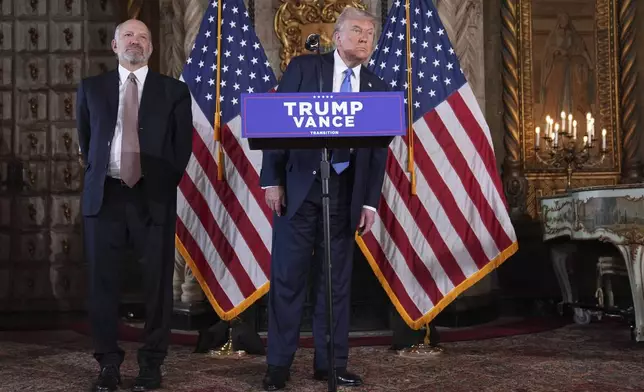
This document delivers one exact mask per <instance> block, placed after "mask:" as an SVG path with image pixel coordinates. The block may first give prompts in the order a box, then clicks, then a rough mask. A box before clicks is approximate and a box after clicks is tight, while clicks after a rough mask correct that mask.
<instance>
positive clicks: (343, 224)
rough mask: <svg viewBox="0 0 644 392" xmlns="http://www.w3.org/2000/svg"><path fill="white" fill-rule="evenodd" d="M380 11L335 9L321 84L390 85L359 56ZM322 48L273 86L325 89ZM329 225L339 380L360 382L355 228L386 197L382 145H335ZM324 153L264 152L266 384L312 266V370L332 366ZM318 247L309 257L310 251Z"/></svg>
mask: <svg viewBox="0 0 644 392" xmlns="http://www.w3.org/2000/svg"><path fill="white" fill-rule="evenodd" d="M375 26H376V19H375V18H374V17H373V16H371V15H370V14H368V13H366V12H364V11H361V10H358V9H355V8H351V7H348V8H346V9H345V10H344V12H343V13H342V14H341V15H340V16H339V17H338V19H337V22H336V27H335V30H334V34H333V39H334V42H335V44H336V50H335V51H334V52H333V53H328V54H325V55H323V56H322V75H323V81H322V82H323V90H324V91H327V92H338V91H341V92H358V91H385V90H387V86H386V85H385V83H384V82H382V81H381V80H380V79H379V78H378V77H376V76H375V75H374V74H373V73H372V72H370V71H369V70H367V68H365V67H364V66H363V65H362V64H363V63H364V62H365V61H366V60H368V58H369V57H370V56H371V53H372V50H373V42H374V33H375ZM318 60H319V59H318V57H317V56H310V55H306V56H299V57H296V58H293V59H292V60H291V61H290V63H289V65H288V68H287V69H286V71H285V72H284V74H283V76H282V79H281V81H280V83H279V88H278V90H277V92H278V93H280V92H316V91H318V90H319V83H318V69H319V67H320V62H319V61H318ZM331 155H332V156H331V160H330V161H331V164H332V166H333V167H332V169H331V175H330V180H329V189H330V217H331V221H330V229H331V241H330V243H331V257H332V263H333V268H332V274H333V275H332V279H333V282H332V284H333V286H332V292H333V313H334V323H335V325H334V330H333V333H334V338H335V346H334V351H335V365H336V377H337V384H338V385H344V386H358V385H361V384H362V380H361V379H360V377H359V376H357V375H355V374H352V373H350V372H348V371H347V359H348V354H349V310H350V298H349V296H350V291H351V287H350V286H351V270H352V255H353V249H354V235H355V232H356V229H358V230H360V231H361V232H363V233H364V232H368V231H369V230H370V229H371V226H372V225H373V222H374V219H375V214H376V207H377V206H378V202H379V200H380V194H381V188H382V183H383V180H384V172H385V164H386V160H387V149H386V148H373V149H372V148H359V149H355V150H350V149H334V150H331ZM319 168H320V154H319V153H318V151H312V150H270V151H268V150H266V151H264V152H263V161H262V170H261V175H260V182H261V186H262V187H264V188H265V189H266V191H265V192H266V193H265V198H266V203H267V204H268V205H269V206H270V208H271V209H272V210H273V211H274V220H273V249H272V260H271V281H270V284H271V286H270V287H271V288H270V292H269V298H268V301H269V305H268V307H269V310H268V312H269V317H268V318H269V324H268V357H267V362H268V370H267V373H266V376H265V377H264V380H263V386H264V389H265V390H278V389H282V388H284V387H285V385H286V381H287V379H288V378H289V375H290V373H289V368H290V366H291V363H292V360H293V356H294V354H295V351H296V349H297V344H298V340H299V332H300V320H301V316H302V308H303V305H304V299H305V295H306V282H307V274H308V273H309V270H312V272H313V273H314V284H315V286H314V288H313V290H314V293H315V298H316V299H315V309H314V314H313V334H314V339H315V359H314V364H313V366H314V369H313V370H314V378H316V379H318V380H326V379H327V375H328V374H329V372H328V370H329V369H327V367H328V357H327V345H326V341H325V336H326V332H327V323H326V297H325V292H326V290H325V277H324V274H323V271H324V261H323V256H324V244H323V231H322V192H321V179H320V174H319ZM313 253H314V255H313V256H312V254H313Z"/></svg>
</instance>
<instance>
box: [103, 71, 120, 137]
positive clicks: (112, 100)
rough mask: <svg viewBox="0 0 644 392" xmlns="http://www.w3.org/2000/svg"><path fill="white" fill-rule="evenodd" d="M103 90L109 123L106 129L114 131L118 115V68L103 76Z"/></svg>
mask: <svg viewBox="0 0 644 392" xmlns="http://www.w3.org/2000/svg"><path fill="white" fill-rule="evenodd" d="M104 88H105V89H104V90H103V91H106V92H107V109H108V113H109V115H108V117H107V118H108V119H109V121H110V123H109V124H108V129H110V130H111V132H112V133H114V128H115V127H116V120H117V117H118V115H119V71H118V69H116V70H114V71H112V72H110V73H108V74H107V75H106V77H105V86H104Z"/></svg>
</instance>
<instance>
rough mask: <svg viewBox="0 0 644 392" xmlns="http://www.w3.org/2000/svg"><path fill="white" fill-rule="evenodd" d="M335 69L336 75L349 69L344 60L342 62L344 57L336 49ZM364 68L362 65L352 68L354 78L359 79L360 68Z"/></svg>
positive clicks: (334, 53) (334, 55) (334, 56)
mask: <svg viewBox="0 0 644 392" xmlns="http://www.w3.org/2000/svg"><path fill="white" fill-rule="evenodd" d="M333 58H334V60H333V68H334V70H335V72H336V73H338V74H342V73H343V72H344V71H345V70H346V69H347V68H349V67H348V66H347V65H346V64H345V62H344V60H342V57H340V54H338V50H337V49H336V50H335V51H333ZM361 67H362V64H358V65H356V66H355V67H353V68H352V70H353V76H355V77H358V76H359V75H360V68H361Z"/></svg>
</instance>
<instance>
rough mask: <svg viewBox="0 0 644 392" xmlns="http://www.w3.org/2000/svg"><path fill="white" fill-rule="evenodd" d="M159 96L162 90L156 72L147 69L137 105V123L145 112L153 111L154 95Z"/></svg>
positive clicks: (143, 116)
mask: <svg viewBox="0 0 644 392" xmlns="http://www.w3.org/2000/svg"><path fill="white" fill-rule="evenodd" d="M160 96H162V91H161V84H160V83H158V78H157V74H156V73H154V72H152V71H148V75H147V76H146V78H145V83H144V84H143V94H142V95H141V104H140V105H139V125H140V122H141V119H143V118H146V117H145V115H146V114H148V113H152V112H154V110H155V107H154V102H155V97H156V98H158V97H160Z"/></svg>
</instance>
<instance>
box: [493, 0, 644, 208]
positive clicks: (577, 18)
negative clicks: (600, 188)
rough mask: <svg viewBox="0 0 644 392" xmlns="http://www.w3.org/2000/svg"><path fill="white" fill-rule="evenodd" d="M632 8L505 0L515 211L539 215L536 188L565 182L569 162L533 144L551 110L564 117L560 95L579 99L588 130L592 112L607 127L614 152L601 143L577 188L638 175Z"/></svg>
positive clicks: (509, 189) (615, 1) (549, 189)
mask: <svg viewBox="0 0 644 392" xmlns="http://www.w3.org/2000/svg"><path fill="white" fill-rule="evenodd" d="M634 7H635V2H634V1H630V0H622V1H620V0H594V1H588V2H587V3H585V4H582V3H580V2H578V1H574V0H503V2H502V11H501V15H502V22H503V29H502V40H503V87H504V91H503V104H504V109H505V114H504V127H505V139H504V140H505V148H506V154H507V155H506V161H505V165H504V184H505V187H506V194H507V195H508V200H509V202H510V204H511V207H512V208H513V210H515V211H523V212H527V214H528V215H530V216H531V217H533V218H536V217H537V212H538V211H537V202H536V197H537V195H541V194H542V195H544V196H545V195H550V194H553V193H555V192H557V191H559V190H564V189H565V179H566V172H565V168H556V167H555V166H554V165H553V164H552V162H549V161H548V160H547V156H545V155H544V153H541V154H537V153H535V151H534V148H535V140H536V137H535V127H541V129H542V130H543V129H544V128H545V117H546V115H547V114H550V115H551V116H556V117H555V119H558V118H559V113H558V112H557V110H556V108H557V107H559V106H558V105H559V104H560V102H562V101H561V99H563V98H560V97H562V96H570V97H572V98H571V99H572V100H574V105H573V108H574V111H575V118H576V119H578V120H579V122H580V124H579V125H580V126H579V129H580V130H581V131H580V132H581V134H582V135H583V134H585V121H582V120H583V119H584V114H585V112H588V111H589V112H591V113H592V114H593V116H594V117H595V119H596V121H597V125H596V132H601V129H603V128H605V129H606V130H607V147H608V150H609V151H608V153H607V154H606V155H604V156H603V157H600V155H599V154H598V151H597V149H596V148H595V149H594V150H593V151H592V152H591V154H594V155H591V160H590V161H589V162H588V163H586V164H585V165H584V166H583V167H582V168H581V169H580V170H578V171H576V172H575V174H574V175H573V180H572V187H573V188H576V187H580V186H588V185H610V184H616V183H618V182H620V181H622V177H624V179H626V178H628V179H630V181H637V180H638V179H639V174H638V171H637V170H638V169H637V167H638V163H637V148H638V145H639V142H638V140H637V139H638V137H637V133H636V115H635V114H634V108H635V95H634V91H633V90H634V86H635V70H634V67H633V63H634V61H635V53H634V50H633V48H632V43H633V39H634V27H633V15H634ZM620 22H621V23H620ZM620 71H621V72H620ZM544 75H546V76H544ZM582 123H583V124H582ZM542 135H543V134H542ZM600 137H601V135H600ZM543 142H544V141H543V140H541V145H542V146H543ZM622 168H625V170H624V171H622Z"/></svg>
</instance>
